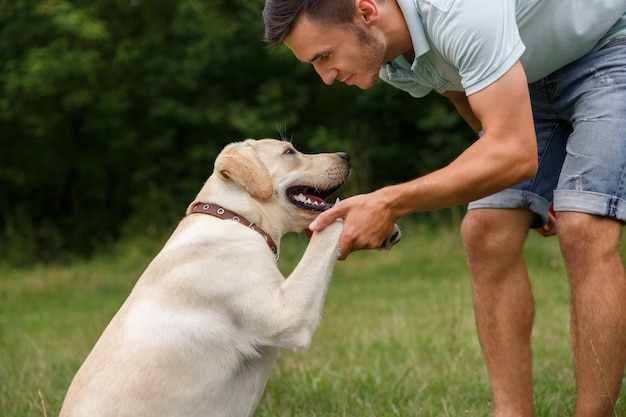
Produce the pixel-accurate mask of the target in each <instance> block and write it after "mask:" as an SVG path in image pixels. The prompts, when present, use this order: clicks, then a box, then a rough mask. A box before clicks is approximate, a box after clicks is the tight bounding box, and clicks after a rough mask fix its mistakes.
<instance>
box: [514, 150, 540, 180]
mask: <svg viewBox="0 0 626 417" xmlns="http://www.w3.org/2000/svg"><path fill="white" fill-rule="evenodd" d="M538 166H539V164H538V162H537V157H536V155H533V157H531V158H524V159H522V160H520V161H518V163H517V164H516V165H515V168H516V169H515V170H514V171H515V174H514V176H515V177H516V178H515V179H514V184H519V183H520V182H523V181H526V180H529V179H531V178H532V177H534V176H535V174H537V168H538Z"/></svg>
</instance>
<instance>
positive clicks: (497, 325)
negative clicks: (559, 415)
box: [462, 209, 535, 417]
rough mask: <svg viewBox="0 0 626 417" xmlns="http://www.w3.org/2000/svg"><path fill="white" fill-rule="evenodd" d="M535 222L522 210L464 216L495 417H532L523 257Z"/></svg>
mask: <svg viewBox="0 0 626 417" xmlns="http://www.w3.org/2000/svg"><path fill="white" fill-rule="evenodd" d="M534 216H535V215H534V214H533V213H531V212H529V211H528V210H525V209H477V210H471V211H470V212H468V214H467V215H466V217H465V219H464V220H463V225H462V235H463V241H464V244H465V250H466V253H467V260H468V264H469V269H470V274H471V276H472V289H473V294H474V313H475V316H476V326H477V329H478V336H479V339H480V344H481V346H482V350H483V355H484V356H485V361H486V364H487V370H488V372H489V378H490V381H491V389H492V391H493V397H494V405H495V410H494V415H495V416H496V417H513V416H515V417H532V416H534V406H533V393H532V363H531V347H530V334H531V331H532V325H533V317H534V301H533V296H532V292H531V287H530V281H529V279H528V272H527V270H526V265H525V261H524V256H523V246H524V241H525V239H526V236H527V234H528V228H529V226H530V224H531V221H532V219H533V218H534Z"/></svg>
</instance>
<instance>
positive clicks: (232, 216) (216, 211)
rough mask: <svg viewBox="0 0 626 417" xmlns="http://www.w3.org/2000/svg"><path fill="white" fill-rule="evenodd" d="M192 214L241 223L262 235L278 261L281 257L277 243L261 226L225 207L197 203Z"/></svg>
mask: <svg viewBox="0 0 626 417" xmlns="http://www.w3.org/2000/svg"><path fill="white" fill-rule="evenodd" d="M191 213H204V214H210V215H211V216H215V217H218V218H220V219H224V220H234V221H236V222H237V223H241V224H242V225H244V226H246V227H249V228H250V229H252V230H254V231H256V232H258V233H260V234H261V236H263V237H264V238H265V241H266V242H267V245H268V246H269V247H270V249H271V250H272V252H274V255H276V259H278V256H279V252H278V246H276V243H274V240H272V238H271V236H270V235H268V234H267V233H265V232H264V231H263V229H261V228H260V227H259V226H257V225H256V224H254V223H251V222H249V221H248V219H246V218H245V217H243V216H240V215H239V214H237V213H235V212H234V211H230V210H227V209H225V208H224V207H222V206H219V205H217V204H214V203H196V204H194V206H193V208H192V209H191Z"/></svg>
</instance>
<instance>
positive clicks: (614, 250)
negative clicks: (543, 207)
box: [557, 212, 626, 417]
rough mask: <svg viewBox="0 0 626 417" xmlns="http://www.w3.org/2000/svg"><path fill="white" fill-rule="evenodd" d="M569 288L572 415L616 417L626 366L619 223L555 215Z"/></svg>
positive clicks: (625, 284) (625, 289) (624, 286)
mask: <svg viewBox="0 0 626 417" xmlns="http://www.w3.org/2000/svg"><path fill="white" fill-rule="evenodd" d="M557 219H558V227H559V240H560V244H561V251H562V253H563V257H564V259H565V265H566V267H567V273H568V275H569V279H570V285H571V289H572V342H573V347H574V363H575V368H576V384H577V401H576V412H575V414H574V415H575V417H609V416H617V414H615V411H614V404H615V401H617V396H618V395H619V391H620V386H621V383H622V378H623V376H624V365H625V364H626V274H625V273H624V265H623V263H622V260H621V257H620V253H619V240H620V233H621V228H622V224H621V223H619V222H617V221H615V220H611V219H607V218H603V217H597V216H592V215H588V214H583V213H574V212H562V213H557Z"/></svg>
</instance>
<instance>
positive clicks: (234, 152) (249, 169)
mask: <svg viewBox="0 0 626 417" xmlns="http://www.w3.org/2000/svg"><path fill="white" fill-rule="evenodd" d="M215 171H216V172H218V173H219V174H220V175H221V176H222V178H224V179H230V180H232V181H233V182H234V183H235V184H237V185H238V186H239V187H241V188H243V189H244V190H245V191H246V192H247V193H248V194H250V195H251V196H252V197H253V198H256V199H257V200H269V199H270V198H271V197H272V194H273V193H274V186H273V185H272V179H271V178H270V173H269V171H268V169H267V167H266V166H265V164H264V163H263V161H261V158H259V155H258V154H257V153H256V150H255V149H254V147H253V146H250V145H249V144H246V143H245V142H240V143H237V144H233V145H230V146H229V147H227V148H226V149H224V150H223V151H222V153H220V154H219V155H218V157H217V159H216V160H215Z"/></svg>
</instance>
